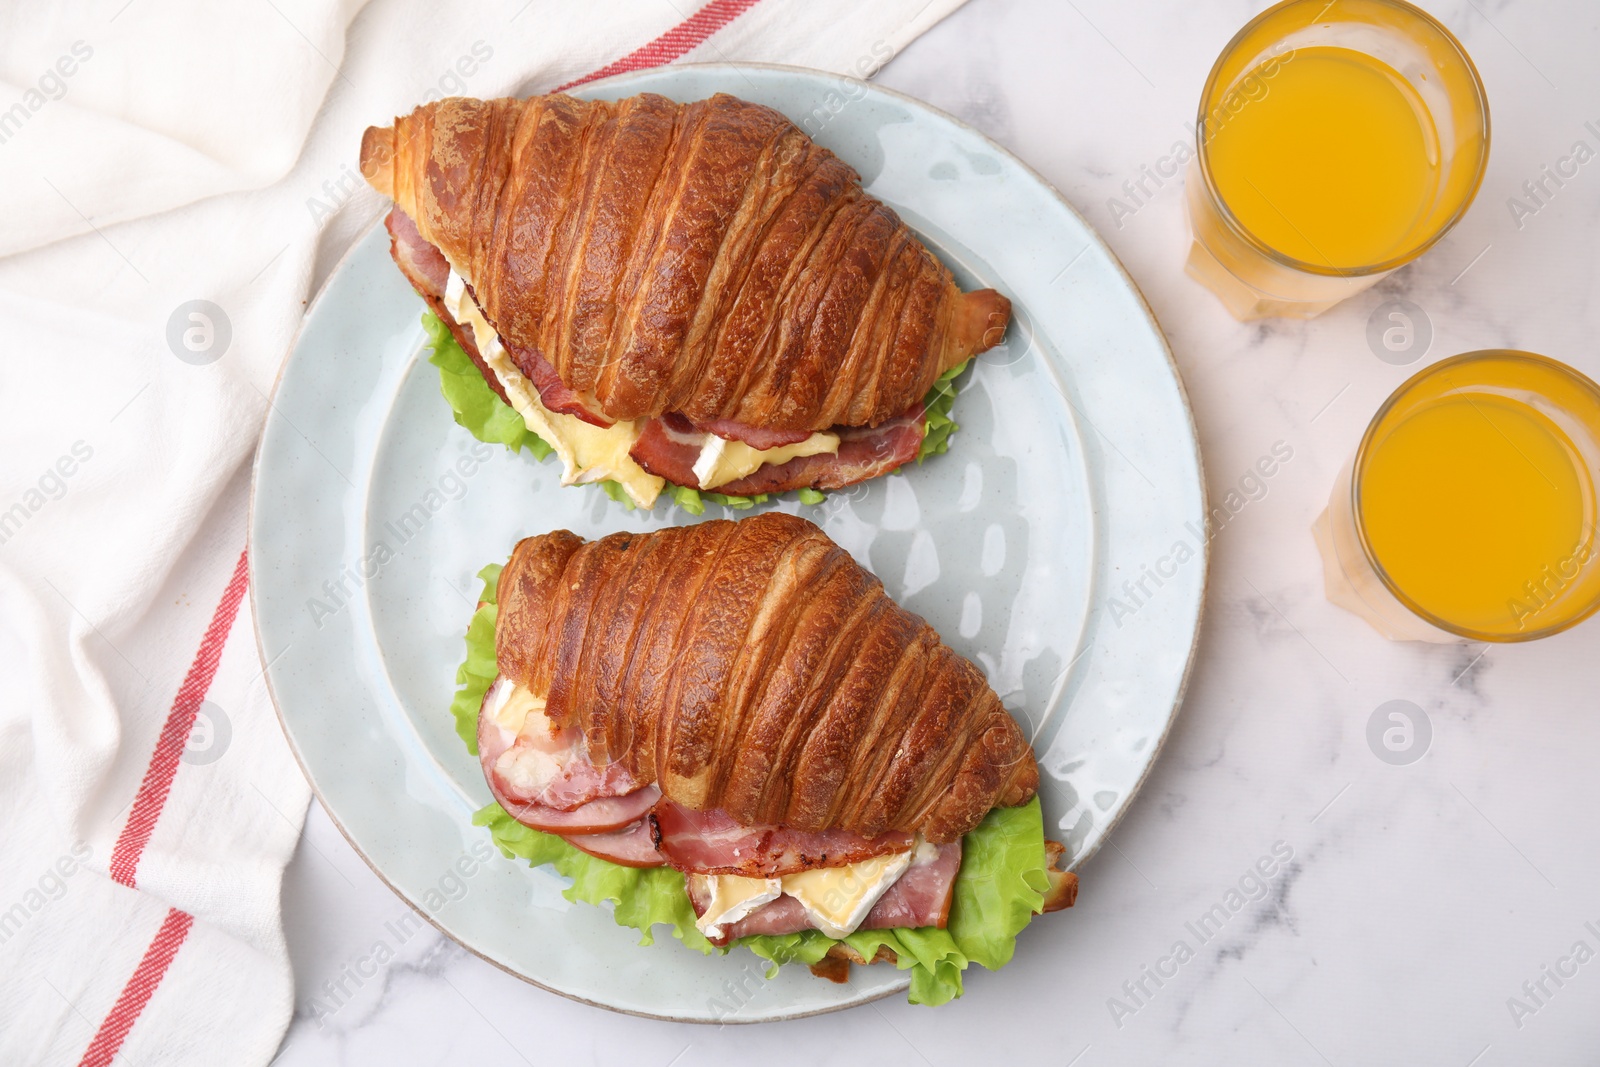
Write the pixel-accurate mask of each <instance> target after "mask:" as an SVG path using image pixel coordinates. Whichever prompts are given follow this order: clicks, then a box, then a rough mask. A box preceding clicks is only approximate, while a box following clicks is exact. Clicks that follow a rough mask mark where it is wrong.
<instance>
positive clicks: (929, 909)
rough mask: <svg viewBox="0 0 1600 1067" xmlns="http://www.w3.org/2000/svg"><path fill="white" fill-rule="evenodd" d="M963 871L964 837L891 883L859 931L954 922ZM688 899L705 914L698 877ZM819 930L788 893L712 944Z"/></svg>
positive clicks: (728, 928) (698, 912)
mask: <svg viewBox="0 0 1600 1067" xmlns="http://www.w3.org/2000/svg"><path fill="white" fill-rule="evenodd" d="M960 872H961V842H959V841H952V842H951V843H950V844H948V845H940V846H939V848H938V851H937V852H936V853H935V854H934V855H933V857H932V858H930V859H926V860H918V861H917V862H914V863H912V865H911V866H910V867H907V868H906V871H905V873H904V874H902V875H901V876H900V878H899V879H898V880H897V881H896V882H895V883H894V885H892V886H890V887H889V890H888V892H886V893H884V895H883V896H881V897H879V898H878V902H877V903H876V904H874V905H873V906H872V909H871V910H870V911H868V912H867V916H866V918H865V919H862V920H861V925H860V926H858V927H856V929H858V930H889V929H893V928H894V927H899V926H912V927H916V926H938V927H943V926H944V925H945V924H946V923H948V922H949V921H950V900H951V898H952V896H954V893H955V884H956V875H957V874H959V873H960ZM688 885H689V903H690V904H692V905H693V906H694V913H695V914H696V915H703V914H705V910H706V905H707V904H708V903H709V901H708V900H707V898H706V896H705V895H704V892H703V889H702V888H701V887H700V886H698V885H697V884H696V880H695V879H693V878H691V879H688ZM813 929H816V923H814V922H812V920H811V916H810V915H808V914H807V913H806V909H805V907H804V906H803V905H802V904H801V903H800V901H798V900H796V899H795V898H794V897H791V896H790V895H789V894H787V893H785V894H783V895H782V896H780V897H778V899H777V900H774V901H771V902H769V903H767V904H763V905H761V907H759V908H757V909H756V910H755V911H753V912H751V913H750V914H749V915H746V916H745V917H744V918H743V919H740V920H739V921H738V922H736V923H732V924H730V925H728V926H726V927H724V928H723V930H722V935H721V936H720V937H714V938H712V939H711V943H712V944H713V945H719V946H720V945H726V944H730V943H731V942H733V941H736V940H738V939H739V938H741V937H750V936H752V935H757V934H773V935H782V934H796V933H799V932H800V931H801V930H813Z"/></svg>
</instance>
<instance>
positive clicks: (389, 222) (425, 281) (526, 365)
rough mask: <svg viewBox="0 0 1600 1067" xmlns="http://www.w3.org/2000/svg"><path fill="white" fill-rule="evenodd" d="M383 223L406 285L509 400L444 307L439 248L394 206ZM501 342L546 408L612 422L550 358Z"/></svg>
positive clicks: (445, 266)
mask: <svg viewBox="0 0 1600 1067" xmlns="http://www.w3.org/2000/svg"><path fill="white" fill-rule="evenodd" d="M383 224H384V227H385V228H386V229H387V230H388V231H389V254H390V255H391V256H393V257H394V261H395V265H396V266H398V267H399V268H400V273H401V274H404V275H405V276H406V280H407V281H409V282H410V283H411V287H412V288H413V289H415V290H416V291H417V294H418V295H419V296H421V297H422V299H423V300H424V301H426V302H427V305H428V310H429V311H432V312H433V313H434V314H435V315H437V316H438V317H439V319H440V320H441V321H442V322H443V323H444V324H445V325H446V326H448V327H450V334H451V336H453V337H454V338H455V339H456V343H457V344H459V345H460V346H461V347H462V349H463V350H464V351H465V352H466V353H467V355H468V356H469V357H471V359H472V362H473V364H474V365H475V366H476V367H477V368H478V373H480V374H482V375H483V380H484V381H486V382H488V383H489V388H491V389H493V390H494V391H495V392H496V393H497V394H499V396H500V399H501V400H504V401H505V402H506V403H507V404H509V403H511V401H510V400H509V399H508V398H507V397H506V391H505V389H504V388H503V387H502V386H501V385H500V379H499V378H498V377H497V376H496V375H495V373H494V371H492V370H490V369H489V365H488V364H487V363H485V362H484V361H483V355H482V354H481V353H480V352H479V351H478V343H477V339H476V338H475V337H473V335H472V331H471V330H469V329H467V328H466V327H465V326H463V325H461V323H459V322H457V321H456V320H455V318H454V317H453V316H452V315H451V314H450V312H449V310H448V309H447V308H446V307H445V306H444V290H445V285H446V284H447V283H448V282H449V281H450V264H449V262H448V261H447V260H446V259H445V258H444V253H443V252H440V251H439V249H438V248H437V247H435V246H434V245H432V244H429V243H428V242H427V241H426V240H424V239H423V237H422V234H421V233H419V232H417V224H416V223H415V222H413V221H412V219H411V216H410V215H407V214H406V213H405V212H404V211H401V210H400V209H399V208H394V209H392V210H391V211H390V212H389V214H388V216H387V217H386V218H385V219H384V220H383ZM474 299H476V297H474ZM500 343H501V344H503V345H505V349H506V354H507V355H509V356H510V357H511V362H512V363H514V364H516V367H517V369H518V370H520V371H521V372H522V373H523V375H524V377H526V378H527V379H528V380H529V381H531V382H532V383H533V386H534V388H535V389H538V390H539V400H540V402H541V403H543V404H544V406H545V407H547V408H549V409H550V410H551V411H554V412H557V413H558V414H562V415H574V416H576V417H578V418H580V419H582V420H583V421H584V422H587V423H592V424H593V425H595V426H610V425H612V421H611V420H610V419H608V418H606V417H605V416H604V415H602V414H600V413H599V412H596V411H591V410H590V409H589V408H588V406H586V405H585V404H584V402H583V399H582V398H581V397H579V396H578V394H577V393H576V392H574V391H573V390H571V389H569V388H567V385H566V383H565V382H563V381H562V380H561V376H560V375H558V374H557V373H556V369H555V367H553V366H551V364H550V362H549V360H547V359H545V358H544V355H543V354H542V353H540V352H539V351H538V349H533V348H522V347H519V346H517V345H513V344H509V343H507V342H506V340H505V338H501V340H500Z"/></svg>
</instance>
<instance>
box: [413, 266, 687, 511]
mask: <svg viewBox="0 0 1600 1067" xmlns="http://www.w3.org/2000/svg"><path fill="white" fill-rule="evenodd" d="M444 306H445V308H446V309H448V310H449V312H450V314H451V315H452V316H453V317H454V318H455V320H456V321H457V322H459V323H463V324H464V325H467V326H469V327H470V328H471V330H472V336H473V339H474V340H475V341H477V344H478V354H479V355H481V356H482V357H483V361H484V363H486V364H487V365H488V367H489V369H490V370H492V371H493V372H494V375H495V377H496V378H498V379H499V380H500V385H501V387H502V388H504V389H505V391H506V396H507V398H509V399H510V401H511V406H512V407H514V408H516V409H517V414H519V415H521V416H522V421H523V422H524V423H526V424H527V427H528V429H530V430H532V431H533V432H534V433H536V434H538V435H539V436H540V437H541V438H543V439H544V442H545V443H546V444H548V445H549V446H550V447H551V448H553V449H554V450H555V453H556V455H557V456H559V457H560V459H561V466H562V475H561V484H562V485H575V484H578V483H580V482H601V481H605V480H606V479H608V478H609V479H611V480H612V481H614V482H617V483H618V484H619V485H621V486H622V488H623V489H625V490H626V491H627V493H628V497H629V498H630V499H631V500H632V501H633V502H634V503H635V504H637V505H639V506H640V507H642V508H648V507H650V506H651V505H653V504H654V503H655V502H656V497H657V496H659V495H661V489H662V487H663V486H664V485H666V481H665V479H662V478H658V477H656V476H655V475H653V474H651V473H650V472H649V471H647V470H645V469H644V468H643V467H641V466H639V464H637V463H635V462H634V461H633V457H632V456H630V455H629V454H628V453H629V452H631V451H632V450H633V445H634V442H635V441H637V440H638V439H639V434H640V433H641V432H642V431H643V430H644V423H643V422H642V421H638V422H618V423H614V424H612V425H611V426H595V425H593V424H592V423H587V422H584V421H583V420H582V419H580V418H578V417H577V416H576V415H564V414H561V413H560V412H555V411H551V410H550V409H549V408H547V407H545V406H544V402H543V401H542V400H540V399H539V390H538V389H536V388H535V387H534V385H533V383H532V382H530V381H529V380H528V379H527V378H526V377H524V376H523V373H522V372H521V371H519V370H518V369H517V367H516V364H515V363H513V362H511V356H510V353H508V352H507V351H506V350H505V346H504V345H502V344H501V343H500V336H499V335H498V334H497V333H495V330H494V327H493V326H491V325H489V320H488V319H486V318H484V316H483V312H482V310H481V309H480V308H479V307H478V302H477V301H476V300H474V299H472V295H471V294H470V293H468V292H467V286H466V282H465V281H464V280H463V279H462V277H461V275H459V274H457V273H456V272H455V270H454V269H452V270H451V271H450V279H449V281H448V282H446V283H445V291H444Z"/></svg>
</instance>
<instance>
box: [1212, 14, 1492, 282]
mask: <svg viewBox="0 0 1600 1067" xmlns="http://www.w3.org/2000/svg"><path fill="white" fill-rule="evenodd" d="M1314 2H1315V0H1279V2H1278V3H1276V4H1273V5H1272V6H1271V7H1269V8H1267V9H1266V10H1265V11H1263V12H1261V13H1260V14H1259V15H1257V16H1256V17H1255V18H1253V19H1251V20H1250V21H1249V22H1247V23H1245V24H1244V25H1243V26H1242V27H1241V28H1240V29H1239V32H1238V33H1235V34H1234V35H1233V36H1232V37H1231V38H1230V39H1229V40H1228V43H1227V44H1226V45H1225V46H1223V49H1222V51H1221V52H1219V53H1218V54H1217V59H1216V62H1215V63H1213V64H1212V65H1211V73H1210V74H1208V75H1207V76H1206V84H1205V88H1204V89H1202V90H1201V91H1200V108H1199V110H1198V112H1197V113H1196V115H1195V157H1196V159H1197V161H1198V162H1199V164H1200V176H1201V178H1202V179H1203V180H1204V181H1205V186H1206V193H1207V195H1208V196H1210V198H1211V203H1212V206H1214V207H1215V208H1216V209H1217V216H1218V217H1219V218H1220V219H1221V220H1222V222H1223V225H1224V226H1226V227H1227V228H1228V231H1229V232H1230V233H1232V234H1233V235H1234V236H1235V237H1237V238H1239V239H1240V240H1242V241H1244V242H1245V244H1247V245H1249V246H1250V248H1251V249H1252V250H1254V251H1255V252H1257V253H1258V254H1260V255H1263V256H1265V257H1267V258H1268V259H1270V260H1272V261H1273V262H1274V263H1277V264H1278V265H1279V266H1282V267H1287V268H1289V269H1290V270H1295V271H1299V272H1300V273H1302V274H1316V275H1321V276H1324V277H1330V278H1364V277H1367V276H1368V275H1373V274H1383V273H1386V272H1388V271H1391V270H1397V269H1398V268H1400V267H1403V266H1405V265H1406V264H1407V263H1410V262H1412V261H1414V260H1416V259H1417V258H1419V257H1420V256H1421V255H1422V254H1423V253H1425V252H1427V251H1428V250H1429V249H1430V248H1432V247H1433V246H1434V245H1436V244H1438V243H1439V241H1440V240H1442V239H1443V238H1444V235H1445V234H1447V233H1449V232H1450V231H1451V230H1452V229H1454V228H1455V225H1456V223H1458V222H1460V221H1461V218H1462V216H1463V215H1465V214H1466V213H1467V210H1468V209H1469V208H1470V207H1471V206H1472V204H1473V202H1474V201H1475V200H1477V198H1478V190H1479V189H1480V188H1481V187H1482V185H1483V178H1484V175H1485V173H1487V171H1488V169H1489V143H1490V139H1491V137H1490V120H1489V94H1488V92H1487V91H1486V90H1485V89H1484V87H1483V78H1482V77H1481V76H1480V75H1479V74H1478V67H1477V64H1475V63H1473V62H1472V57H1471V56H1470V55H1468V54H1467V50H1466V49H1465V48H1464V47H1462V44H1461V42H1460V41H1459V40H1458V39H1457V38H1456V35H1455V34H1453V33H1451V32H1450V30H1449V28H1448V27H1446V26H1445V25H1444V23H1442V22H1440V21H1439V20H1438V19H1436V18H1434V17H1433V16H1432V15H1430V14H1428V13H1427V12H1426V11H1424V10H1422V9H1421V8H1420V7H1417V6H1416V5H1415V4H1411V3H1407V0H1367V2H1368V3H1373V4H1377V5H1380V6H1382V7H1388V8H1391V9H1393V10H1395V11H1399V12H1402V13H1404V14H1406V15H1408V16H1410V17H1412V18H1416V19H1418V20H1419V21H1421V22H1423V23H1425V24H1427V25H1428V26H1430V27H1431V28H1432V29H1433V30H1435V31H1436V32H1437V33H1438V34H1439V35H1440V36H1441V37H1443V38H1444V40H1445V42H1446V43H1447V44H1449V45H1450V47H1451V48H1452V49H1453V50H1454V51H1455V54H1456V55H1457V56H1458V57H1459V58H1460V60H1461V62H1462V64H1463V65H1464V66H1465V67H1466V70H1467V74H1468V75H1469V76H1470V80H1471V82H1472V88H1473V95H1474V97H1475V98H1476V100H1477V105H1478V114H1479V115H1480V116H1481V117H1482V126H1483V155H1482V156H1481V157H1480V158H1479V160H1478V167H1477V173H1476V174H1474V175H1473V176H1472V185H1471V188H1469V189H1468V190H1467V192H1466V195H1465V196H1463V197H1462V198H1461V203H1460V204H1459V205H1457V207H1456V209H1455V211H1453V212H1451V214H1450V217H1449V218H1447V219H1445V220H1444V222H1443V223H1441V224H1440V225H1439V228H1438V229H1437V231H1435V232H1434V233H1433V234H1432V235H1431V236H1429V237H1428V238H1427V240H1425V241H1423V242H1422V243H1421V244H1419V245H1417V246H1416V247H1415V248H1413V249H1411V250H1410V251H1407V252H1405V253H1403V254H1401V255H1398V256H1392V257H1390V258H1389V259H1386V260H1383V261H1382V262H1379V263H1374V264H1370V265H1366V266H1359V267H1328V266H1323V265H1322V264H1319V263H1308V262H1306V261H1305V260H1301V259H1296V258H1295V257H1293V256H1290V255H1286V254H1284V253H1283V252H1279V251H1278V250H1277V249H1275V248H1273V247H1272V246H1271V245H1268V244H1267V243H1266V242H1265V241H1262V240H1261V239H1260V238H1259V237H1257V236H1256V235H1255V234H1254V233H1252V232H1250V230H1249V228H1248V227H1246V226H1245V224H1244V223H1242V222H1240V221H1239V219H1238V218H1237V217H1236V216H1235V215H1234V213H1233V209H1232V208H1230V207H1229V206H1228V202H1227V201H1226V200H1224V199H1223V197H1222V193H1221V192H1220V191H1219V190H1218V189H1217V184H1216V182H1215V181H1214V180H1213V179H1212V176H1211V159H1210V155H1209V153H1208V152H1207V150H1206V138H1205V137H1204V136H1203V132H1204V130H1205V128H1206V113H1207V108H1206V104H1207V102H1208V101H1209V100H1210V99H1211V93H1212V90H1213V89H1214V88H1216V84H1217V79H1218V77H1219V76H1220V75H1221V73H1222V66H1223V63H1225V62H1226V61H1227V60H1228V58H1229V57H1230V56H1232V55H1233V53H1234V51H1235V50H1236V49H1238V47H1239V45H1240V44H1241V43H1242V42H1243V40H1244V38H1245V36H1246V35H1247V34H1249V33H1250V32H1251V31H1252V30H1254V29H1255V28H1256V27H1257V26H1259V25H1260V24H1261V23H1263V22H1265V21H1267V20H1268V19H1269V18H1271V17H1272V16H1274V15H1276V14H1277V13H1278V12H1279V11H1282V10H1283V9H1285V8H1288V7H1294V6H1296V5H1299V4H1310V3H1314ZM1329 6H1331V5H1329Z"/></svg>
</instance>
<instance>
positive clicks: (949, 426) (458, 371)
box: [422, 311, 972, 515]
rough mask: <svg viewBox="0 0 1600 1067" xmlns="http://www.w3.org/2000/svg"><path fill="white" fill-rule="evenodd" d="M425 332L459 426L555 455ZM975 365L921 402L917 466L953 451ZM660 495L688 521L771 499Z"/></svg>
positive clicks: (441, 341)
mask: <svg viewBox="0 0 1600 1067" xmlns="http://www.w3.org/2000/svg"><path fill="white" fill-rule="evenodd" d="M422 328H423V329H424V330H426V331H427V333H428V344H429V346H430V347H432V349H433V355H431V356H429V357H428V362H429V363H432V364H433V365H434V366H435V367H438V368H439V391H440V392H441V393H443V394H444V398H445V400H446V401H448V402H449V404H450V411H451V413H452V414H454V416H455V420H456V423H457V424H458V425H460V426H462V427H464V428H465V429H466V431H467V432H468V433H470V434H472V436H474V437H476V438H477V439H478V440H480V441H486V442H488V443H489V444H496V445H505V446H507V447H508V448H510V449H511V450H512V451H513V452H517V451H520V450H521V449H522V448H523V447H524V446H526V447H527V449H528V451H530V452H532V453H533V458H534V459H538V460H542V459H544V458H545V457H546V456H549V455H551V454H552V453H553V452H554V451H555V450H554V449H553V448H551V447H550V446H549V444H547V443H546V442H545V441H544V439H543V438H541V437H540V436H539V435H538V434H536V433H534V432H533V431H532V430H530V429H528V426H527V423H525V422H523V421H522V416H521V415H518V414H517V412H516V410H515V409H514V408H512V407H511V405H509V404H507V403H506V402H505V401H504V400H501V399H500V395H499V394H498V393H496V392H495V391H494V390H493V389H491V388H490V387H489V383H488V382H486V381H484V379H483V375H482V373H480V372H479V370H478V367H477V364H475V363H473V362H472V357H470V356H468V355H467V353H466V350H465V349H463V348H462V347H461V346H460V345H459V344H457V343H456V339H455V337H454V336H453V335H452V334H451V333H450V328H449V327H448V326H446V325H445V324H444V322H443V321H442V320H440V318H439V317H438V316H437V315H435V314H434V313H433V312H431V311H427V312H424V313H423V315H422ZM971 362H972V361H971V360H968V361H967V362H966V363H963V364H961V365H960V366H959V367H952V368H950V369H949V370H948V371H946V372H945V373H944V374H942V375H940V376H939V380H938V381H936V382H934V383H933V388H931V389H929V390H928V395H927V396H926V397H924V398H923V401H922V406H923V407H924V408H926V409H927V412H928V421H927V424H926V425H925V426H924V427H923V432H922V446H921V449H920V450H919V451H918V453H917V462H918V463H921V462H922V461H923V460H925V459H927V458H928V457H929V456H934V455H938V454H939V453H941V452H945V451H948V450H949V448H950V435H951V434H952V433H954V432H955V431H956V430H957V429H958V427H957V426H956V423H955V420H953V419H952V418H950V408H951V406H952V405H954V404H955V402H956V385H955V379H956V378H957V376H959V375H960V374H961V372H962V371H963V370H965V369H966V368H967V367H968V366H969V365H970V364H971ZM597 484H598V485H599V486H600V488H601V489H602V490H603V491H604V492H605V494H606V495H607V496H609V497H610V498H611V499H612V500H615V501H616V502H617V503H619V504H622V505H623V506H625V507H626V508H627V509H628V510H629V511H632V510H633V509H634V503H633V500H632V498H631V497H629V496H628V493H627V491H626V490H625V489H623V488H622V486H621V485H620V484H618V483H617V482H614V481H611V480H609V479H607V480H606V481H603V482H599V483H597ZM662 495H663V496H664V497H666V498H667V499H669V500H671V501H672V502H673V503H674V504H677V505H678V506H679V507H680V508H682V509H683V510H684V511H686V512H688V513H689V514H690V515H704V514H705V511H706V501H710V502H711V503H713V504H721V505H722V506H723V507H726V508H732V509H733V510H735V511H745V510H747V509H749V508H753V507H755V506H756V505H757V504H765V503H766V502H767V501H768V500H769V499H770V495H769V494H767V493H758V494H755V495H753V496H731V495H729V494H727V493H711V492H702V491H700V490H697V489H690V488H687V487H685V486H681V485H672V484H670V483H669V484H668V485H667V487H666V490H665V491H664V492H663V493H662ZM797 495H798V497H799V499H800V503H802V504H820V503H822V502H823V501H824V500H826V499H827V495H826V494H825V493H822V492H821V491H819V490H816V489H801V490H799V492H798V494H797Z"/></svg>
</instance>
